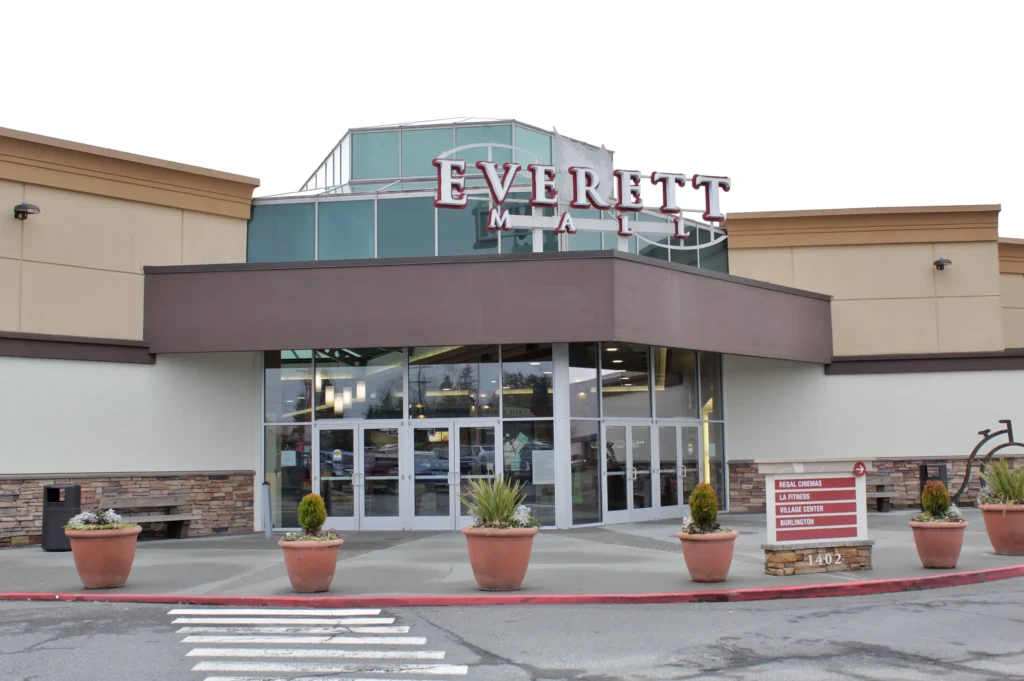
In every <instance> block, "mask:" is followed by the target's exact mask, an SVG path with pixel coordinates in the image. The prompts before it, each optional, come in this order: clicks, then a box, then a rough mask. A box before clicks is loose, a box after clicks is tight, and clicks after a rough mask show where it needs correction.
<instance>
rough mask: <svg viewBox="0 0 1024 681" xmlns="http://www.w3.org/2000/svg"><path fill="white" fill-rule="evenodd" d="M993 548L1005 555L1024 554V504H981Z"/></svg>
mask: <svg viewBox="0 0 1024 681" xmlns="http://www.w3.org/2000/svg"><path fill="white" fill-rule="evenodd" d="M978 508H980V509H981V512H982V517H983V518H985V530H986V531H987V532H988V540H989V541H990V542H992V548H993V549H995V551H996V553H998V554H1000V555H1003V556H1024V505H1014V506H1006V505H1003V504H980V505H979V506H978Z"/></svg>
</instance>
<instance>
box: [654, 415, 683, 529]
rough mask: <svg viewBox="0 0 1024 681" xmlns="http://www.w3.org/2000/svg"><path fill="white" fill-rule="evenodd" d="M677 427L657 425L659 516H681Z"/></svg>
mask: <svg viewBox="0 0 1024 681" xmlns="http://www.w3.org/2000/svg"><path fill="white" fill-rule="evenodd" d="M679 454H680V451H679V427H678V426H659V427H658V496H659V502H660V505H661V512H660V513H659V514H658V517H659V518H671V517H682V516H681V513H682V509H681V508H680V505H681V503H682V499H681V490H680V487H681V486H682V480H681V478H682V470H681V469H682V467H681V466H680V465H679V464H680V461H679V458H680V457H679Z"/></svg>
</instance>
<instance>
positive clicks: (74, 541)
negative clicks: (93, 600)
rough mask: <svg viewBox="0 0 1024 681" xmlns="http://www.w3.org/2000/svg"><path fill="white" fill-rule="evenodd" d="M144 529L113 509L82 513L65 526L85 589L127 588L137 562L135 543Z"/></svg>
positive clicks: (79, 576) (65, 532)
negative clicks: (133, 565) (133, 566)
mask: <svg viewBox="0 0 1024 681" xmlns="http://www.w3.org/2000/svg"><path fill="white" fill-rule="evenodd" d="M141 531H142V528H141V527H139V525H138V524H136V523H132V522H125V521H124V519H123V518H121V516H119V515H118V514H117V513H115V512H114V510H113V509H109V510H106V511H98V510H97V511H86V512H85V513H79V514H78V515H76V516H75V517H73V518H72V519H71V520H69V521H68V522H67V524H66V525H65V526H64V534H65V535H67V537H68V539H69V540H70V542H71V555H72V556H73V557H74V559H75V569H76V570H78V578H79V579H81V580H82V586H84V587H85V588H86V589H115V588H117V587H119V586H124V585H125V583H126V582H127V581H128V575H129V574H130V573H131V571H132V563H133V562H135V543H136V540H137V539H138V536H139V532H141Z"/></svg>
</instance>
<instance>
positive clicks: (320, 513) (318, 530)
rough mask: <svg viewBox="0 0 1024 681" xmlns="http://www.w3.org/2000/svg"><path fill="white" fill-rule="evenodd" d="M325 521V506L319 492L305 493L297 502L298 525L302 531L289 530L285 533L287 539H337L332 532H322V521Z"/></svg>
mask: <svg viewBox="0 0 1024 681" xmlns="http://www.w3.org/2000/svg"><path fill="white" fill-rule="evenodd" d="M325 522H327V507H326V506H324V500H323V498H321V496H320V495H319V494H307V495H306V496H304V497H302V501H300V502H299V527H301V528H302V532H289V533H288V534H286V535H285V537H284V538H285V540H287V541H330V540H333V539H337V538H338V535H336V534H335V533H334V532H330V531H328V532H324V531H323V528H324V523H325Z"/></svg>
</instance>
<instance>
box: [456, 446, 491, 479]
mask: <svg viewBox="0 0 1024 681" xmlns="http://www.w3.org/2000/svg"><path fill="white" fill-rule="evenodd" d="M459 470H460V471H462V473H463V474H467V475H471V474H482V473H493V472H494V447H493V446H492V447H484V446H483V445H462V446H461V447H460V448H459Z"/></svg>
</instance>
